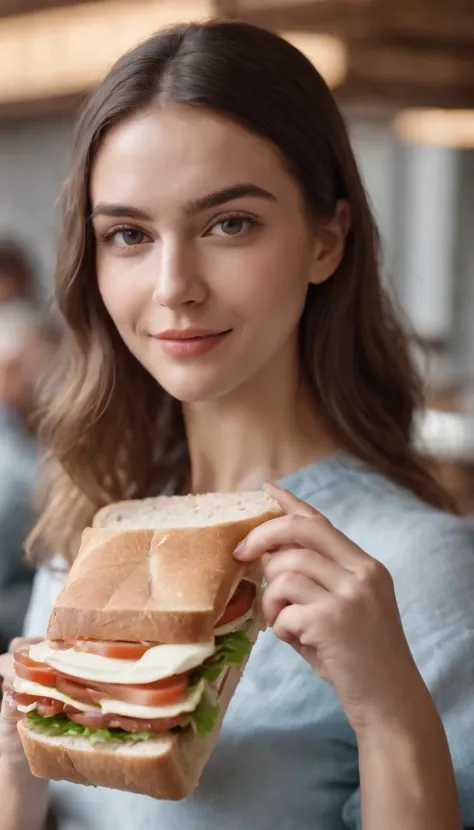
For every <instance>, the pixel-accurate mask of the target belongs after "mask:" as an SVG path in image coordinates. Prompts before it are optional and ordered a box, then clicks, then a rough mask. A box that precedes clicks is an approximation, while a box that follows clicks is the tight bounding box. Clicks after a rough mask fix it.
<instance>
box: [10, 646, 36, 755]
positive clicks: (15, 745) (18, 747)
mask: <svg viewBox="0 0 474 830" xmlns="http://www.w3.org/2000/svg"><path fill="white" fill-rule="evenodd" d="M41 642H42V638H41V637H33V638H29V639H27V638H25V637H16V638H15V639H14V640H13V641H12V642H11V643H10V646H9V650H8V653H7V654H1V655H0V678H3V683H2V693H3V698H2V707H1V711H0V756H1V757H2V759H8V761H11V762H12V763H13V764H15V765H17V764H18V763H20V764H22V765H25V768H26V766H27V761H26V758H25V756H24V754H23V747H22V744H21V740H20V736H19V734H18V730H17V728H16V724H17V721H19V720H20V719H21V718H22V717H24V715H22V713H21V712H18V710H17V708H16V706H15V703H14V701H13V698H12V696H11V693H12V691H13V681H14V679H15V670H14V667H13V653H14V652H15V651H16V650H17V649H19V648H21V647H22V646H31V645H33V644H34V643H41Z"/></svg>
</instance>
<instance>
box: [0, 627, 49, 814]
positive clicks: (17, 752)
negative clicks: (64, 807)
mask: <svg viewBox="0 0 474 830" xmlns="http://www.w3.org/2000/svg"><path fill="white" fill-rule="evenodd" d="M15 642H16V644H17V646H19V645H20V644H21V643H24V644H26V643H30V644H31V640H17V641H15ZM0 676H1V677H3V678H4V682H3V689H4V692H5V694H4V696H3V699H2V705H1V711H0V793H1V801H0V827H1V828H2V830H42V828H43V827H44V824H45V821H46V813H47V809H48V782H47V781H44V780H43V779H40V778H35V777H34V776H33V775H32V774H31V772H30V768H29V766H28V762H27V760H26V758H25V755H24V753H23V747H22V744H21V740H20V736H19V734H18V731H17V728H16V724H17V721H18V719H19V717H21V716H20V714H19V713H18V711H17V709H16V706H15V705H13V703H12V702H10V698H9V690H10V688H11V684H12V681H13V654H11V653H9V654H2V655H0Z"/></svg>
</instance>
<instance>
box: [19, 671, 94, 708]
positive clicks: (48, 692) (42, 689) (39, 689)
mask: <svg viewBox="0 0 474 830" xmlns="http://www.w3.org/2000/svg"><path fill="white" fill-rule="evenodd" d="M13 688H14V689H15V692H21V693H22V694H26V695H34V696H35V697H48V698H52V699H53V700H60V701H61V702H62V703H67V704H68V705H69V706H74V708H75V709H80V711H81V712H87V711H89V710H90V709H95V710H96V711H98V710H99V707H98V706H96V705H95V704H94V703H81V701H79V700H74V698H72V697H69V695H63V693H62V692H60V691H59V690H58V689H53V688H52V687H51V686H42V685H41V684H40V683H33V682H32V681H31V680H23V678H22V677H15V679H14V681H13Z"/></svg>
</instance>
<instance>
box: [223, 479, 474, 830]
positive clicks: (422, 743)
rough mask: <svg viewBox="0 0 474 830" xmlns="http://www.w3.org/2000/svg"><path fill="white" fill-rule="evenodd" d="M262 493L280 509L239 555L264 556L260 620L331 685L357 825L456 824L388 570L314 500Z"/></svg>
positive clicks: (454, 802)
mask: <svg viewBox="0 0 474 830" xmlns="http://www.w3.org/2000/svg"><path fill="white" fill-rule="evenodd" d="M270 492H271V494H272V495H274V496H275V498H276V499H277V500H278V501H279V503H280V505H281V506H282V508H283V509H284V510H285V511H286V512H287V514H288V515H287V516H284V517H281V518H277V519H273V520H271V521H270V522H267V523H265V524H263V525H261V526H260V527H258V528H256V529H255V530H253V531H251V532H250V534H249V536H248V537H247V539H246V540H245V541H244V543H242V544H241V545H240V546H239V547H238V548H237V549H236V551H235V556H236V557H237V558H238V559H241V560H243V561H252V560H255V559H258V558H259V557H261V556H265V555H266V554H270V555H269V556H266V562H265V565H264V570H265V576H266V580H267V587H266V589H265V591H264V594H263V599H262V606H263V613H264V616H265V618H266V621H267V623H268V624H269V625H271V626H272V627H273V630H274V633H275V634H276V636H277V637H279V638H280V639H281V640H283V641H285V642H287V643H290V644H291V645H292V646H293V647H294V648H295V649H296V650H297V651H298V652H299V653H300V654H301V655H302V656H303V657H304V658H305V659H306V660H307V661H308V663H309V664H310V665H311V666H312V667H313V669H314V670H315V671H316V672H318V674H319V675H320V676H321V677H322V678H323V679H325V680H326V681H328V682H329V683H331V684H332V685H333V686H334V687H335V689H336V692H337V694H338V697H339V700H340V702H341V704H342V707H343V709H344V712H345V714H346V717H347V719H348V721H349V723H350V725H351V726H352V728H353V730H354V732H355V735H356V736H357V739H358V745H359V777H360V782H361V796H362V827H363V830H461V828H462V820H461V811H460V806H459V799H458V793H457V788H456V785H455V783H454V772H453V765H452V761H451V756H450V751H449V747H448V742H447V739H446V737H445V734H444V728H443V724H442V722H441V719H440V716H439V715H438V713H437V710H436V708H435V705H434V702H433V700H432V698H431V695H430V693H429V691H428V688H427V686H426V685H425V683H424V681H423V678H422V676H421V674H420V672H419V670H418V669H417V666H416V663H415V661H414V658H413V655H412V653H411V650H410V647H409V645H408V642H407V639H406V636H405V633H404V629H403V625H402V621H401V618H400V612H399V609H398V605H397V600H396V596H395V587H394V583H393V579H392V577H391V575H390V573H389V572H388V570H387V569H386V568H385V567H384V566H383V565H382V564H381V563H380V562H379V561H378V560H376V559H374V558H373V557H370V556H368V555H367V554H366V553H365V552H364V551H362V550H361V549H360V548H359V547H357V545H355V544H354V543H353V542H351V541H350V540H349V539H348V538H347V537H345V536H344V535H343V534H342V533H341V532H340V531H338V530H337V529H336V528H334V527H333V526H332V525H331V524H330V523H329V522H328V521H327V519H325V518H324V517H323V516H321V515H320V514H318V513H317V512H316V511H315V510H314V509H313V508H312V507H310V506H309V505H307V504H305V503H304V502H302V501H301V500H299V499H297V498H296V497H295V496H293V495H292V494H290V493H287V492H286V491H282V490H280V489H279V488H276V487H273V486H272V487H270ZM471 567H472V565H471ZM444 587H445V585H444V583H443V588H444ZM426 589H427V586H426V585H425V584H423V589H422V590H420V588H419V586H418V585H417V596H418V595H421V594H422V591H424V590H426ZM420 602H421V600H418V604H420ZM439 613H440V609H439V608H438V609H436V614H435V616H436V615H437V616H438V617H439ZM422 623H423V624H424V626H425V628H426V633H425V636H428V635H429V631H430V628H429V626H428V624H427V623H426V622H425V621H424V620H422ZM419 624H420V623H419ZM439 646H440V641H439V640H438V642H436V641H435V647H436V648H437V649H438V651H439ZM469 659H470V658H469ZM443 691H444V696H446V694H447V689H446V684H444V687H443ZM471 722H472V721H471ZM463 728H464V731H465V726H464V727H463ZM465 808H466V805H465ZM468 809H469V808H468ZM466 812H467V810H466Z"/></svg>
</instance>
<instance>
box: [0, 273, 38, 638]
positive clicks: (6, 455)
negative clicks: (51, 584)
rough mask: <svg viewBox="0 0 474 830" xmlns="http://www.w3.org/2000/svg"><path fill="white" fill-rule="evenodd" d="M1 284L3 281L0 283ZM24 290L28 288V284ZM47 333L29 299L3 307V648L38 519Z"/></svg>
mask: <svg viewBox="0 0 474 830" xmlns="http://www.w3.org/2000/svg"><path fill="white" fill-rule="evenodd" d="M0 284H1V279H0ZM25 288H26V286H25ZM46 353H47V348H46V333H45V330H44V327H43V326H42V324H41V323H40V319H39V317H38V314H37V312H36V311H35V310H34V309H33V308H32V307H31V306H30V305H29V304H28V303H27V302H26V301H25V300H9V301H6V302H3V303H1V304H0V648H1V650H2V651H3V650H5V648H6V646H7V645H8V643H9V642H10V640H11V639H12V638H13V637H14V636H15V635H16V634H17V633H18V631H20V630H21V627H22V624H23V618H24V615H25V611H26V608H27V605H28V601H29V597H30V592H31V583H32V578H33V574H34V571H33V568H32V567H31V566H29V565H28V564H27V563H26V561H25V559H24V554H23V543H24V540H25V538H26V535H27V534H28V531H29V530H30V528H31V525H32V523H33V519H34V509H33V488H34V483H35V475H36V467H37V452H36V442H35V439H34V435H33V434H32V432H31V430H30V426H29V419H30V415H31V412H32V408H33V405H34V399H35V389H36V384H37V381H38V376H39V374H40V373H41V370H42V368H43V365H44V360H45V357H46Z"/></svg>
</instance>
